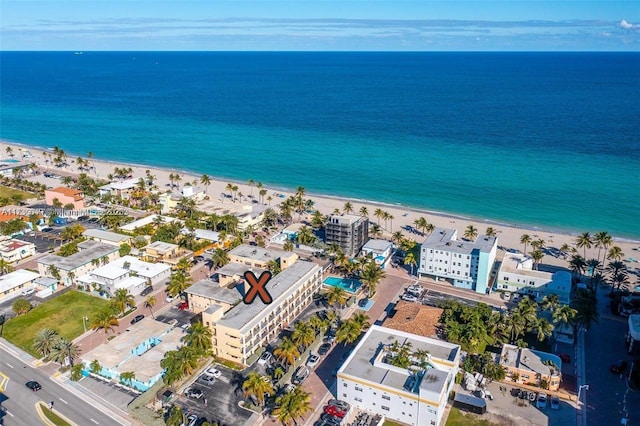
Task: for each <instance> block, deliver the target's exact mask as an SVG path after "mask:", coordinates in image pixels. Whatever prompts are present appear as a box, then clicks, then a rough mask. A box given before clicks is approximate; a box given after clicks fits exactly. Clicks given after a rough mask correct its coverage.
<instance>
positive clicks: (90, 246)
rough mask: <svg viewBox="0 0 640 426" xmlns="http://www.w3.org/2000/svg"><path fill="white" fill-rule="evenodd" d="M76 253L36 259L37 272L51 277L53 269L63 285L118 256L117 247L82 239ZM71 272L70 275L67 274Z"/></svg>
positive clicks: (70, 283) (73, 281)
mask: <svg viewBox="0 0 640 426" xmlns="http://www.w3.org/2000/svg"><path fill="white" fill-rule="evenodd" d="M78 250H79V251H78V253H75V254H72V255H71V256H67V257H62V256H58V255H56V254H50V255H47V256H44V257H42V258H40V259H38V272H40V274H41V275H46V276H48V277H53V275H52V267H53V270H55V271H57V273H59V274H60V280H59V282H60V283H62V284H64V285H65V286H68V285H72V284H74V283H75V279H76V278H78V277H80V276H82V275H84V274H87V273H89V272H91V271H93V270H94V269H96V268H98V267H99V266H100V265H101V264H102V265H106V264H107V263H109V262H111V261H113V260H115V259H117V258H119V257H120V253H119V251H118V247H116V246H114V245H111V244H104V243H99V242H97V241H83V242H81V243H79V244H78ZM71 273H73V274H72V275H71V276H70V275H69V274H71Z"/></svg>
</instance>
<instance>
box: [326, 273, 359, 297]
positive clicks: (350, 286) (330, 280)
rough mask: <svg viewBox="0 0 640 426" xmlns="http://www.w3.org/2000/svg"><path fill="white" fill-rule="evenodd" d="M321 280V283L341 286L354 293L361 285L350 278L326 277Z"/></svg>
mask: <svg viewBox="0 0 640 426" xmlns="http://www.w3.org/2000/svg"><path fill="white" fill-rule="evenodd" d="M322 282H323V284H325V285H329V286H331V287H340V288H343V289H345V290H346V291H347V292H349V293H351V294H355V293H356V292H357V291H358V289H359V288H360V287H362V283H361V282H360V281H358V280H350V279H347V278H339V277H327V278H325V279H324V281H322Z"/></svg>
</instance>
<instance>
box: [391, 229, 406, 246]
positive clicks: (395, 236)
mask: <svg viewBox="0 0 640 426" xmlns="http://www.w3.org/2000/svg"><path fill="white" fill-rule="evenodd" d="M403 238H404V235H402V231H396V232H394V233H393V234H392V235H391V239H392V240H393V242H394V243H396V245H397V246H399V245H400V242H401V241H402V239H403Z"/></svg>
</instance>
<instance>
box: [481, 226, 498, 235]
mask: <svg viewBox="0 0 640 426" xmlns="http://www.w3.org/2000/svg"><path fill="white" fill-rule="evenodd" d="M484 233H485V235H486V236H488V237H495V236H496V235H498V233H497V231H496V230H495V228H494V227H492V226H490V227H488V228H487V230H486V231H484Z"/></svg>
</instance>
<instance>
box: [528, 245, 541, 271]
mask: <svg viewBox="0 0 640 426" xmlns="http://www.w3.org/2000/svg"><path fill="white" fill-rule="evenodd" d="M529 254H530V255H531V259H533V265H534V266H535V268H536V269H538V265H539V264H540V261H541V260H542V258H543V257H544V252H543V251H542V250H540V249H535V250H534V251H532V252H531V253H529Z"/></svg>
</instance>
